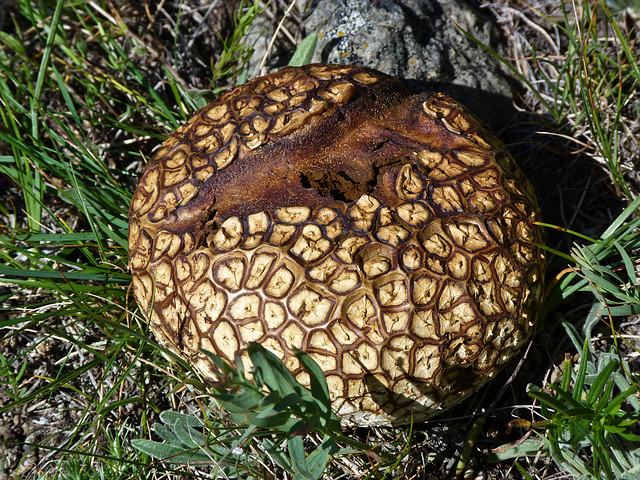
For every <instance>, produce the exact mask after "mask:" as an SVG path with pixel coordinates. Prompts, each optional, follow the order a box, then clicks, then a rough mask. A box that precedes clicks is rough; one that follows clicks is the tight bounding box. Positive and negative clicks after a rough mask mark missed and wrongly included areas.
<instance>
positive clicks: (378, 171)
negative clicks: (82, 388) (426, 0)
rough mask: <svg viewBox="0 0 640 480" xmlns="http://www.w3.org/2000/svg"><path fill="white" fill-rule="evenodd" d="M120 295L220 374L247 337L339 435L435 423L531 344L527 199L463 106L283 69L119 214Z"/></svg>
mask: <svg viewBox="0 0 640 480" xmlns="http://www.w3.org/2000/svg"><path fill="white" fill-rule="evenodd" d="M129 216H130V223H129V255H130V265H131V269H132V273H133V288H134V295H135V299H136V301H137V303H138V304H139V306H140V308H141V310H142V311H143V312H144V313H145V314H146V316H147V317H148V318H149V321H150V326H151V330H152V331H153V333H154V334H155V336H156V338H157V339H158V340H159V341H160V342H161V343H162V344H163V345H165V346H166V347H168V348H169V349H171V350H173V351H175V352H177V353H178V354H180V355H181V356H183V357H184V358H186V359H187V360H189V361H190V362H191V363H192V364H193V365H194V366H195V367H196V368H197V369H198V370H199V371H200V372H201V374H202V375H203V376H204V377H205V378H207V379H210V380H216V379H217V377H216V371H215V369H214V368H213V365H212V363H211V361H210V360H209V358H208V357H207V356H206V355H205V354H204V353H203V352H202V350H206V351H209V352H212V353H214V354H216V355H218V356H220V357H222V358H224V359H225V360H227V361H228V362H231V363H233V361H234V354H235V353H236V352H237V353H238V354H240V356H241V357H242V358H243V360H244V361H245V362H246V363H247V364H248V363H249V361H248V357H247V355H246V347H247V344H248V343H249V342H259V343H261V344H262V345H264V346H265V347H266V348H268V349H269V350H271V351H272V352H274V353H275V354H276V355H278V357H280V358H281V359H282V361H283V362H284V364H285V365H286V366H287V367H288V368H289V369H290V370H291V371H292V372H293V374H294V375H295V377H296V378H297V379H298V380H299V381H300V382H301V383H303V384H308V378H309V377H308V375H307V373H306V372H305V371H304V369H303V368H302V366H301V365H300V363H299V362H298V360H297V359H296V357H295V356H294V350H295V349H300V350H304V351H306V352H307V353H308V354H309V355H311V357H313V358H314V359H315V360H316V361H317V362H318V364H319V365H320V366H321V368H322V370H323V371H324V373H325V375H326V379H327V383H328V385H329V390H330V393H331V397H332V401H333V407H334V409H335V410H336V412H337V413H338V415H339V416H340V417H341V420H342V421H343V423H345V424H351V425H362V426H371V425H384V424H403V423H407V422H409V421H410V420H411V418H412V416H413V418H414V420H416V421H419V420H423V419H426V418H428V417H430V416H433V415H435V414H437V413H439V412H440V411H442V410H443V409H446V408H448V407H450V406H452V405H453V404H455V403H457V402H459V401H460V400H462V399H463V398H464V397H465V396H467V395H469V394H470V393H472V392H474V391H476V390H477V389H478V388H480V386H482V385H483V384H484V383H486V382H487V381H488V380H489V379H490V378H491V377H493V376H494V375H495V374H496V373H497V372H498V371H499V370H500V369H501V368H502V367H503V366H504V365H505V364H506V362H508V361H509V360H510V359H511V358H512V357H513V356H514V355H516V354H517V352H518V351H519V349H520V347H521V346H522V345H523V343H524V342H525V341H526V340H527V338H528V337H529V335H530V334H531V333H532V331H533V329H534V326H535V321H536V313H537V310H538V308H539V306H540V304H541V301H542V294H543V285H542V281H543V275H544V255H543V251H542V249H541V248H540V247H538V246H536V244H541V243H542V236H543V235H542V231H541V228H540V227H539V226H537V225H534V224H532V223H531V222H532V221H536V220H539V209H538V206H537V202H536V199H535V196H534V193H533V190H532V188H531V185H530V184H529V182H528V181H527V179H526V178H525V177H524V175H523V173H522V172H521V171H520V170H519V169H518V167H517V166H516V165H515V163H514V161H513V160H512V158H511V157H510V156H509V154H508V152H507V151H506V150H505V148H504V146H503V145H502V144H501V143H500V142H499V141H498V140H497V139H496V138H495V137H494V136H492V134H490V133H489V132H488V131H487V130H486V129H485V128H484V127H482V126H481V125H480V124H479V123H478V121H477V120H476V119H475V118H474V117H473V116H472V115H471V114H469V112H468V111H467V110H466V109H465V108H464V107H463V106H461V105H460V104H458V103H456V102H455V101H454V100H452V99H451V98H449V97H447V96H445V95H442V94H438V93H434V94H414V93H413V92H411V91H409V90H407V89H406V88H405V87H404V86H403V85H402V83H400V82H399V81H398V80H396V79H394V78H391V77H389V76H386V75H384V74H382V73H379V72H377V71H374V70H370V69H367V68H362V67H354V66H330V65H320V64H316V65H307V66H304V67H299V68H293V67H289V68H285V69H283V70H280V71H278V72H275V73H273V74H270V75H267V76H265V77H261V78H257V79H255V80H253V81H251V82H248V83H246V84H245V85H242V86H239V87H236V88H234V89H232V90H230V91H228V92H227V93H226V94H224V95H223V96H222V97H221V98H220V99H219V100H217V101H215V102H214V103H212V104H210V105H208V106H206V107H204V108H203V109H201V110H200V111H198V112H197V113H196V114H195V115H194V116H193V118H191V120H189V121H188V122H187V123H186V124H185V125H184V126H182V127H181V128H179V129H178V130H177V131H176V132H175V133H174V134H173V135H171V136H170V137H169V139H168V140H167V141H166V142H165V143H164V144H163V145H162V147H161V148H160V149H159V150H158V152H157V153H156V154H155V155H154V157H153V158H152V159H151V160H150V161H149V164H148V166H147V169H146V171H145V173H144V175H143V177H142V179H141V181H140V185H139V186H138V188H137V190H136V191H135V194H134V196H133V201H132V203H131V209H130V212H129Z"/></svg>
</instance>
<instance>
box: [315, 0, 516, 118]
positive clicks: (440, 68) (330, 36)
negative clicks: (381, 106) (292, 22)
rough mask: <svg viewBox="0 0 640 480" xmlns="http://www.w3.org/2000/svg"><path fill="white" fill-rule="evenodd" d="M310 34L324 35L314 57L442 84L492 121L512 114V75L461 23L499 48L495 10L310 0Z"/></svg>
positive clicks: (459, 4) (443, 3)
mask: <svg viewBox="0 0 640 480" xmlns="http://www.w3.org/2000/svg"><path fill="white" fill-rule="evenodd" d="M303 15H304V25H305V28H306V31H307V33H312V32H316V33H317V34H318V36H319V39H318V48H317V50H316V54H315V57H314V61H317V62H323V63H337V64H355V65H364V66H368V67H371V68H375V69H377V70H380V71H382V72H385V73H388V74H390V75H393V76H396V77H399V78H402V79H405V81H406V83H407V84H408V85H409V86H410V87H411V88H413V89H415V90H418V91H431V90H435V91H442V92H445V93H447V94H449V95H451V96H452V97H454V98H455V99H456V100H458V101H460V102H461V103H463V104H465V105H466V106H467V107H469V108H470V109H471V110H472V111H473V112H474V113H475V114H476V115H477V116H479V117H480V118H481V119H482V120H484V121H486V122H488V123H489V124H491V125H492V126H493V127H494V128H499V127H501V126H503V125H504V124H505V123H506V122H507V121H508V119H509V118H510V117H511V116H512V115H513V113H514V109H513V106H512V88H513V85H515V83H514V81H513V79H512V78H510V77H509V75H508V74H507V73H506V72H505V70H504V68H503V67H502V66H501V65H500V64H499V62H498V61H496V60H495V59H493V57H492V56H491V55H490V54H488V53H487V52H485V51H484V50H483V49H482V48H481V47H479V46H478V45H476V44H475V43H473V42H472V41H471V40H469V39H467V38H466V37H465V35H464V34H463V33H462V32H461V31H460V29H459V28H457V27H456V25H457V26H459V27H460V28H462V29H464V30H465V31H467V32H470V33H471V34H472V35H474V37H475V38H477V39H478V40H479V41H481V42H482V43H484V44H487V45H489V46H491V48H492V49H494V50H498V51H500V38H499V34H498V31H497V28H496V27H495V26H494V25H493V24H492V23H491V20H490V17H489V16H488V15H486V14H484V13H483V12H482V11H480V10H479V9H477V8H475V7H473V6H472V5H470V3H468V2H466V1H464V0H396V1H392V0H310V1H309V2H308V3H307V4H306V5H305V8H304V12H303Z"/></svg>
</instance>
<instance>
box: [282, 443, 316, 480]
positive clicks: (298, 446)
mask: <svg viewBox="0 0 640 480" xmlns="http://www.w3.org/2000/svg"><path fill="white" fill-rule="evenodd" d="M287 447H288V449H289V458H290V459H291V465H292V466H293V468H294V470H295V472H296V475H295V477H294V478H295V479H300V480H302V479H305V480H315V477H314V476H313V475H312V474H311V472H310V471H309V467H308V465H307V458H306V454H305V451H304V443H303V441H302V437H301V436H298V435H296V436H295V437H291V438H289V439H288V440H287Z"/></svg>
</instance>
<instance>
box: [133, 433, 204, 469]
mask: <svg viewBox="0 0 640 480" xmlns="http://www.w3.org/2000/svg"><path fill="white" fill-rule="evenodd" d="M131 445H133V448H135V449H137V450H140V451H141V452H144V453H146V454H147V455H150V456H152V457H153V458H157V459H158V460H163V461H165V462H168V463H174V464H180V465H186V464H190V463H194V462H203V463H209V462H211V458H209V456H207V455H205V454H203V453H199V452H191V451H188V450H185V449H184V448H180V447H176V446H175V445H170V444H167V443H159V442H154V441H152V440H145V439H140V438H138V439H134V440H131Z"/></svg>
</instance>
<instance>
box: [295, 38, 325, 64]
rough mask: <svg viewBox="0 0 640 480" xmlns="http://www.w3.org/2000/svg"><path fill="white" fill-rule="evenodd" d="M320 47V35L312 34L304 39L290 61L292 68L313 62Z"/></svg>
mask: <svg viewBox="0 0 640 480" xmlns="http://www.w3.org/2000/svg"><path fill="white" fill-rule="evenodd" d="M317 45H318V34H317V33H311V34H309V35H307V36H306V37H304V39H303V40H302V42H300V45H299V46H298V48H297V49H296V51H295V53H294V54H293V56H292V57H291V60H289V66H290V67H301V66H302V65H307V64H308V63H310V62H311V59H312V58H313V54H314V53H315V51H316V46H317Z"/></svg>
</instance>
